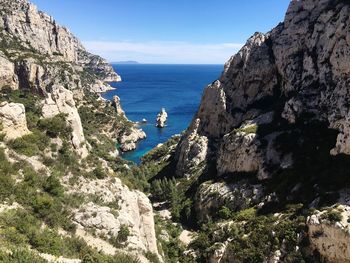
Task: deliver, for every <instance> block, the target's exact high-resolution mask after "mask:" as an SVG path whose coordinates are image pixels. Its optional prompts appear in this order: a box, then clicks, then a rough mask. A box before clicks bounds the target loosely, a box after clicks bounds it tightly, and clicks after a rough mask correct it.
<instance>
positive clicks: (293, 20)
mask: <svg viewBox="0 0 350 263" xmlns="http://www.w3.org/2000/svg"><path fill="white" fill-rule="evenodd" d="M0 4H1V5H0V15H1V19H0V29H1V31H0V65H1V67H0V124H1V125H0V248H1V249H0V261H1V262H25V263H27V262H64V263H68V262H83V263H87V262H97V263H107V262H108V263H114V262H115V263H134V262H135V263H138V262H157V263H158V262H184V263H189V262H191V263H192V262H210V263H219V262H229V263H251V262H252V263H255V262H256V263H260V262H261V263H265V262H268V263H270V262H271V263H278V262H281V263H282V262H283V263H284V262H286V263H291V262H319V263H324V262H330V263H333V262H334V263H338V262H339V263H343V262H344V263H345V262H349V260H350V258H349V255H350V248H349V245H348V244H349V241H350V238H349V237H350V236H349V224H350V223H349V222H350V220H349V215H350V212H349V211H350V203H349V202H350V201H349V200H350V198H349V196H350V194H349V188H350V181H349V178H350V177H349V171H350V169H349V168H350V158H349V152H350V150H349V145H348V144H349V142H348V137H349V136H348V132H349V129H348V126H349V123H348V122H349V120H348V113H349V104H348V93H349V90H348V79H349V74H350V73H349V63H348V61H349V58H348V56H349V54H350V41H349V33H350V32H349V28H350V15H349V14H350V5H349V3H348V2H347V1H342V0H337V1H335V0H298V1H296V0H293V1H291V3H290V5H289V8H288V10H287V13H286V16H285V19H284V21H283V22H282V23H280V24H279V25H277V27H276V28H274V29H272V30H271V31H270V32H268V33H266V34H263V33H255V34H254V35H253V36H252V37H251V38H250V39H249V40H248V41H247V43H246V44H245V45H244V47H243V48H242V49H241V50H240V51H239V52H238V53H237V54H235V55H233V56H232V57H231V59H230V60H229V61H228V62H227V63H226V64H225V66H224V70H223V73H222V75H221V76H220V77H219V79H217V80H216V81H214V82H212V83H211V84H209V85H208V86H207V87H206V88H205V90H204V94H203V96H202V99H201V102H200V104H199V107H198V110H197V112H196V113H195V115H194V118H192V116H191V118H192V121H191V120H189V122H190V124H189V126H188V128H187V129H185V131H184V133H182V134H180V135H177V136H172V137H169V138H170V139H169V140H167V141H166V142H164V143H163V144H161V145H158V146H157V147H155V148H153V149H152V150H150V151H149V152H148V153H147V154H145V155H144V156H143V157H142V158H141V164H140V165H135V164H132V163H130V162H128V161H126V160H125V159H123V158H121V157H120V156H119V155H118V153H116V151H115V150H116V149H115V143H116V142H119V143H120V144H121V147H123V149H124V150H125V151H129V150H132V149H134V148H135V147H136V142H137V141H138V140H139V139H141V138H144V137H145V134H144V133H143V132H141V131H140V130H139V127H136V126H135V124H134V123H133V122H131V121H130V120H129V119H128V118H127V117H126V115H128V114H126V113H128V112H129V111H128V110H125V108H124V106H123V98H122V96H120V97H119V96H117V97H115V96H114V95H115V94H113V96H114V97H112V98H110V99H108V100H106V99H104V98H102V97H101V92H105V91H108V90H112V87H111V86H110V85H109V84H108V83H110V82H114V83H116V82H117V83H120V82H119V81H120V80H121V77H120V76H119V74H117V73H115V71H114V70H113V68H112V66H111V65H109V64H108V63H107V62H106V61H105V60H104V59H102V58H101V57H99V56H96V55H93V54H90V53H89V52H88V51H86V50H85V48H84V47H83V45H82V44H81V43H80V41H79V40H78V39H77V38H76V37H75V36H73V35H72V34H71V33H70V32H69V31H68V29H66V28H64V27H61V26H60V25H58V24H57V23H56V21H55V20H54V19H53V18H52V17H50V16H49V15H47V14H45V13H43V12H40V11H38V10H37V8H36V7H35V6H34V5H33V4H31V3H29V2H27V1H26V0H11V1H9V0H0ZM173 69H174V68H171V70H173ZM201 70H204V69H203V68H202V69H201ZM121 76H122V78H123V80H125V79H126V81H127V79H128V77H127V76H126V75H125V76H124V75H123V74H121ZM208 83H210V81H208ZM117 85H122V84H117ZM120 92H122V89H120ZM111 94H112V93H111ZM162 103H165V100H164V101H162ZM162 106H164V105H161V106H159V105H157V108H156V111H159V109H160V108H161V107H162ZM167 109H168V107H167ZM124 110H125V111H124ZM168 113H169V119H168V126H169V127H171V118H173V116H174V115H173V114H171V110H170V111H168ZM153 116H154V117H155V116H156V115H155V114H153ZM154 117H153V118H154ZM147 119H148V120H150V119H152V118H148V117H147ZM133 121H135V120H133ZM152 126H154V127H155V125H154V123H153V124H152ZM168 126H166V127H165V128H164V129H163V130H166V129H167V128H168Z"/></svg>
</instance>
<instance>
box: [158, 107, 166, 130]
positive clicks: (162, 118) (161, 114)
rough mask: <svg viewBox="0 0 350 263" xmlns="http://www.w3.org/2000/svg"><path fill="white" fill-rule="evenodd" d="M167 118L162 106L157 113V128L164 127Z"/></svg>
mask: <svg viewBox="0 0 350 263" xmlns="http://www.w3.org/2000/svg"><path fill="white" fill-rule="evenodd" d="M167 119H168V114H167V113H166V111H165V109H164V108H162V110H161V111H160V112H159V113H158V115H157V120H156V126H157V127H158V128H164V127H165V123H166V121H167Z"/></svg>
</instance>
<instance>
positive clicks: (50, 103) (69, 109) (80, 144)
mask: <svg viewBox="0 0 350 263" xmlns="http://www.w3.org/2000/svg"><path fill="white" fill-rule="evenodd" d="M47 96H48V97H47V98H46V99H45V101H44V102H43V108H42V114H43V117H44V118H52V117H54V116H56V115H58V114H60V113H63V114H66V115H67V122H68V124H69V125H70V127H71V128H72V138H71V140H72V144H73V146H74V148H75V149H76V151H77V152H78V154H79V155H80V156H81V157H82V158H85V157H86V156H87V155H88V149H87V147H86V142H85V137H84V131H83V127H82V125H81V120H80V116H79V113H78V110H77V108H76V106H75V101H74V99H73V93H72V92H71V91H69V90H67V89H65V88H63V87H60V86H54V87H53V88H52V92H51V93H48V94H47Z"/></svg>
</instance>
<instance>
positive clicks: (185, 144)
mask: <svg viewBox="0 0 350 263" xmlns="http://www.w3.org/2000/svg"><path fill="white" fill-rule="evenodd" d="M199 125H200V119H196V120H195V121H194V122H193V123H192V124H191V126H190V128H189V129H188V130H187V131H186V134H185V136H184V137H183V138H182V139H181V141H180V143H179V147H178V150H177V158H178V162H177V167H176V168H177V170H176V171H177V174H178V175H184V176H187V177H190V176H191V174H192V171H193V169H196V168H198V167H200V165H201V164H202V163H203V162H205V161H206V158H207V154H208V138H207V137H206V136H201V135H199V134H198V127H199Z"/></svg>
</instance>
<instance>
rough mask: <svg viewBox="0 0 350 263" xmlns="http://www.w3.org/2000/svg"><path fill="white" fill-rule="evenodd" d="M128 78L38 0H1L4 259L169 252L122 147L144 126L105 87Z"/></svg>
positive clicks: (112, 258)
mask: <svg viewBox="0 0 350 263" xmlns="http://www.w3.org/2000/svg"><path fill="white" fill-rule="evenodd" d="M120 80H121V78H120V76H119V75H118V74H117V73H115V72H114V70H113V68H112V66H111V65H109V64H108V63H107V62H106V61H105V60H104V59H102V58H101V57H99V56H96V55H93V54H90V53H88V52H87V51H86V50H85V49H84V47H83V46H82V45H81V43H80V42H79V40H78V39H77V38H76V37H75V36H74V35H72V34H71V33H70V32H69V31H68V30H67V29H66V28H64V27H62V26H60V25H58V24H57V23H56V22H55V20H54V19H53V18H52V17H50V16H48V15H47V14H45V13H42V12H40V11H38V10H37V8H36V7H35V6H34V5H33V4H31V3H29V2H27V1H26V0H15V1H12V0H0V182H1V183H0V185H1V186H0V188H1V190H0V192H1V194H0V207H1V208H3V209H0V225H1V229H2V230H1V232H2V234H1V237H0V247H1V249H0V261H1V262H13V261H11V260H13V258H14V257H19V258H22V257H23V258H29V259H28V260H29V261H33V262H47V261H49V262H82V261H83V262H100V263H104V262H118V263H119V262H139V260H141V262H149V259H148V258H149V257H153V258H156V259H159V260H161V257H160V256H159V254H158V248H157V240H156V234H155V226H154V219H153V216H154V215H153V209H152V206H151V203H150V201H149V199H148V198H147V196H146V195H145V194H143V193H141V192H140V191H137V190H135V189H136V186H135V185H136V184H137V182H135V181H137V179H136V180H135V178H136V177H137V176H136V177H134V174H133V172H135V173H138V172H139V170H138V168H137V167H132V168H133V171H131V168H130V166H131V164H130V163H129V165H128V163H127V162H126V161H124V160H122V159H121V158H119V157H118V151H117V150H116V142H117V141H119V142H120V143H122V144H123V143H124V144H129V143H130V142H132V143H133V145H134V147H136V146H135V143H136V141H137V140H139V139H140V138H144V137H145V134H144V133H143V132H142V131H141V130H139V129H137V128H136V127H135V126H134V124H133V123H131V122H130V121H129V120H128V119H127V118H126V116H125V114H124V112H123V110H122V108H121V105H120V103H119V101H118V105H117V106H116V105H114V106H113V104H112V102H109V101H106V100H104V99H102V97H101V96H100V95H99V94H98V93H99V92H104V91H106V90H109V89H111V86H110V85H109V84H108V83H107V82H114V81H120ZM135 134H136V135H135ZM119 178H122V179H123V181H121V180H120V179H119ZM125 183H127V184H128V185H129V186H130V187H127V186H126V185H125ZM5 189H7V190H5ZM22 218H23V219H22ZM27 222H28V224H29V225H27ZM19 229H21V230H19ZM11 231H12V234H13V237H14V238H20V241H19V242H16V241H14V239H12V238H11V237H10V235H11V233H10V232H11ZM18 255H19V256H18ZM146 256H147V257H146ZM46 260H47V261H46Z"/></svg>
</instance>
